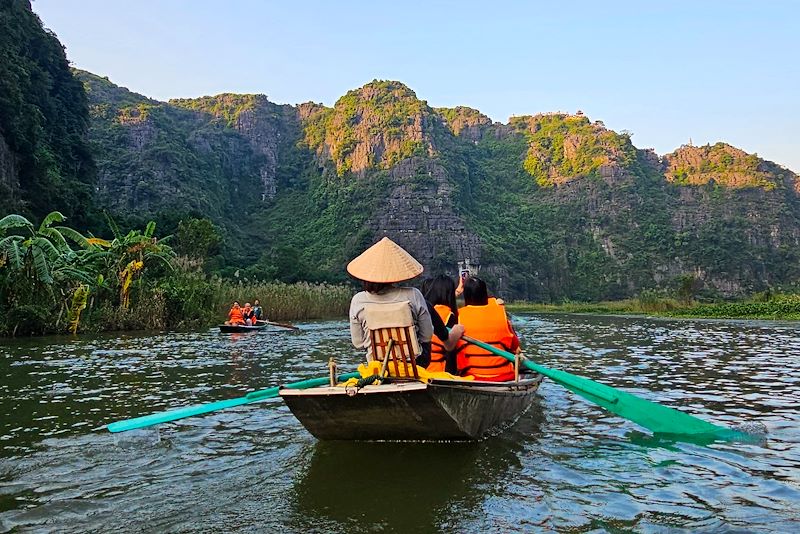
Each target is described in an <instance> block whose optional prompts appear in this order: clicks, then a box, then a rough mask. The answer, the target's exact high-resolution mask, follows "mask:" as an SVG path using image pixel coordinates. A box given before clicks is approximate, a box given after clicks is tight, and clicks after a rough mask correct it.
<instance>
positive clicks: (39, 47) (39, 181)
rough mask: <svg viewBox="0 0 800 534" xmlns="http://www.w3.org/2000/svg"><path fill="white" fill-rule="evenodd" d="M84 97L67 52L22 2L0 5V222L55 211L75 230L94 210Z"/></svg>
mask: <svg viewBox="0 0 800 534" xmlns="http://www.w3.org/2000/svg"><path fill="white" fill-rule="evenodd" d="M88 123H89V114H88V110H87V105H86V95H85V94H84V92H83V89H82V87H81V84H80V82H78V81H77V80H75V79H74V78H73V76H72V74H71V72H70V69H69V65H68V63H67V58H66V56H65V54H64V48H63V47H62V46H61V43H60V42H59V41H58V39H57V38H56V36H55V35H53V34H52V33H51V32H49V31H47V30H45V29H44V28H43V27H42V24H41V21H40V20H39V18H38V17H37V16H36V15H35V14H34V13H33V12H32V11H31V9H30V3H29V2H27V1H24V0H4V1H3V2H0V215H1V214H3V213H8V212H10V211H21V212H23V213H26V214H29V215H34V216H36V217H43V216H44V215H45V214H46V213H48V212H49V211H51V210H53V209H59V210H61V211H63V212H64V213H65V214H66V215H68V216H70V217H71V218H74V219H75V220H76V221H78V222H80V223H84V224H85V223H86V222H87V219H86V213H87V212H89V211H90V206H91V204H92V186H93V184H94V163H93V160H92V156H91V154H90V151H89V146H88V145H87V143H86V140H85V134H86V130H87V127H88Z"/></svg>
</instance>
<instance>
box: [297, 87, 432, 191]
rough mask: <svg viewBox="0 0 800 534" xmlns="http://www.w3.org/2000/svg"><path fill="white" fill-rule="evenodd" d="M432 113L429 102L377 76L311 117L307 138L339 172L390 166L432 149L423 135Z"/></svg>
mask: <svg viewBox="0 0 800 534" xmlns="http://www.w3.org/2000/svg"><path fill="white" fill-rule="evenodd" d="M429 115H430V108H428V106H427V105H426V104H425V102H423V101H421V100H419V99H417V95H416V94H414V92H413V91H412V90H411V89H409V88H408V87H406V86H405V85H403V84H402V83H399V82H393V81H380V80H374V81H372V82H370V83H368V84H367V85H365V86H364V87H362V88H360V89H355V90H352V91H348V92H347V94H346V95H344V96H343V97H341V98H340V99H339V100H337V101H336V105H335V106H334V107H333V109H329V110H321V111H320V112H318V113H315V114H314V115H312V116H311V117H309V120H308V121H307V122H306V125H305V138H306V143H308V145H309V146H310V147H311V148H312V149H314V150H316V151H317V153H318V154H329V155H330V159H331V161H332V163H333V164H334V165H335V168H336V173H337V174H338V175H339V176H341V175H343V174H345V173H348V172H354V173H363V172H365V171H368V170H370V169H373V168H380V169H388V168H390V167H392V166H393V165H395V164H396V163H398V162H399V161H401V160H403V159H406V158H410V157H412V156H424V155H426V154H427V153H428V152H429V151H430V150H432V148H431V146H430V144H429V143H428V142H427V141H428V139H426V137H425V136H424V131H425V128H426V126H427V120H428V117H429Z"/></svg>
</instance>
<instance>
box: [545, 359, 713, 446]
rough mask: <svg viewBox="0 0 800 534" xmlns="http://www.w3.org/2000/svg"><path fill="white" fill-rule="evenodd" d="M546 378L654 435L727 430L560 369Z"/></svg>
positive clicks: (701, 433) (708, 432)
mask: <svg viewBox="0 0 800 534" xmlns="http://www.w3.org/2000/svg"><path fill="white" fill-rule="evenodd" d="M549 371H550V372H549V373H548V374H547V375H546V376H548V378H550V379H551V380H553V382H557V383H559V384H561V385H562V386H564V387H565V388H567V389H568V390H570V391H572V392H573V393H575V394H577V395H580V396H581V397H583V398H585V399H586V400H588V401H591V402H593V403H595V404H597V405H599V406H602V407H603V408H605V409H606V410H608V411H609V412H612V413H614V414H616V415H619V416H620V417H624V418H625V419H628V420H629V421H632V422H634V423H636V424H637V425H640V426H642V427H644V428H646V429H648V430H650V431H651V432H654V433H659V434H676V435H707V434H716V433H717V432H720V431H723V430H727V429H725V428H724V427H721V426H717V425H714V424H712V423H709V422H708V421H703V420H702V419H699V418H697V417H695V416H693V415H689V414H687V413H684V412H681V411H679V410H676V409H674V408H670V407H668V406H664V405H662V404H658V403H656V402H653V401H649V400H647V399H643V398H641V397H637V396H636V395H633V394H631V393H628V392H625V391H621V390H619V389H616V388H612V387H611V386H607V385H605V384H601V383H599V382H594V381H592V380H589V379H588V378H584V377H582V376H578V375H573V374H570V373H567V372H565V371H560V370H557V369H549Z"/></svg>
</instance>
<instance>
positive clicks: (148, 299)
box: [0, 212, 352, 336]
mask: <svg viewBox="0 0 800 534" xmlns="http://www.w3.org/2000/svg"><path fill="white" fill-rule="evenodd" d="M64 221H65V217H64V216H63V215H62V214H61V213H59V212H52V213H50V214H49V215H47V216H46V217H45V218H44V220H43V221H42V222H41V224H40V225H39V226H38V227H37V226H35V225H34V224H33V223H32V222H31V221H30V220H28V219H27V218H25V217H23V216H21V215H17V214H11V215H7V216H5V217H3V218H2V219H0V336H16V335H33V334H46V333H64V332H72V333H77V332H79V331H83V332H85V331H104V330H139V329H148V330H152V329H172V328H197V327H203V326H209V325H211V324H215V323H217V322H221V321H222V320H223V319H224V317H225V316H226V313H227V310H228V308H229V306H230V304H231V302H233V301H234V300H239V301H241V302H243V303H244V302H245V301H252V300H255V299H259V300H261V303H262V306H263V307H264V310H265V312H266V316H267V318H269V319H278V320H295V319H312V318H326V317H343V316H345V314H346V313H347V306H348V304H349V300H350V297H351V295H352V290H351V288H349V287H347V286H344V285H330V284H309V283H296V284H286V283H282V282H270V281H263V280H259V279H258V278H256V277H252V278H244V277H243V278H241V279H240V278H239V277H238V272H237V273H235V274H236V275H237V276H234V277H232V278H231V279H223V278H220V277H218V276H214V275H212V274H210V273H209V272H207V271H206V270H204V263H205V260H206V259H207V256H208V255H209V254H211V253H213V251H214V247H215V245H216V243H217V241H218V238H217V236H216V235H215V234H214V229H213V227H212V226H211V225H210V224H208V223H204V222H202V221H197V220H194V221H188V222H187V223H186V224H183V225H182V226H181V227H180V232H179V235H178V242H177V244H176V247H175V248H173V247H172V246H171V240H172V238H171V237H167V238H164V239H159V238H158V237H156V235H155V229H156V228H155V223H152V222H151V223H149V224H148V225H147V226H146V227H145V229H144V230H131V231H129V232H127V233H122V232H121V231H120V229H119V228H118V227H117V225H116V223H115V222H114V221H113V219H111V218H108V225H109V230H110V233H111V234H112V238H111V239H103V238H99V237H94V236H91V235H90V236H85V235H83V234H81V233H80V232H78V231H76V230H74V229H72V228H69V227H66V226H59V225H58V224H59V223H62V222H64ZM189 243H192V244H194V247H189V246H188V244H189ZM176 250H177V251H179V252H180V253H181V254H180V255H179V254H178V253H176Z"/></svg>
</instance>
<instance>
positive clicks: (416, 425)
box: [280, 375, 542, 441]
mask: <svg viewBox="0 0 800 534" xmlns="http://www.w3.org/2000/svg"><path fill="white" fill-rule="evenodd" d="M541 381H542V376H541V375H535V376H534V377H533V378H525V379H522V380H520V381H519V382H513V381H512V382H478V381H468V380H431V381H429V382H427V383H425V382H420V381H415V380H407V381H396V382H392V383H388V384H381V385H368V386H364V387H362V388H360V389H358V388H356V387H355V386H353V387H341V386H339V387H319V388H313V389H303V390H298V389H282V390H281V391H280V396H281V397H282V398H283V400H284V402H285V403H286V405H287V406H288V407H289V409H290V410H291V411H292V413H293V414H294V416H295V417H297V419H298V420H299V421H300V422H301V423H302V424H303V426H304V427H306V429H307V430H308V431H309V432H311V434H313V435H314V436H315V437H316V438H318V439H321V440H461V441H464V440H477V439H480V438H482V437H484V436H486V435H487V434H490V433H494V432H497V431H499V430H502V429H503V428H505V427H507V426H509V425H511V424H513V423H514V422H515V421H516V420H517V419H518V418H519V416H520V415H522V414H523V413H525V411H526V410H528V408H529V407H530V406H531V403H532V402H533V400H534V398H535V396H536V391H537V389H538V388H539V384H540V383H541Z"/></svg>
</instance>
